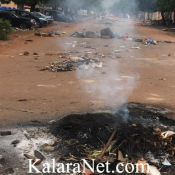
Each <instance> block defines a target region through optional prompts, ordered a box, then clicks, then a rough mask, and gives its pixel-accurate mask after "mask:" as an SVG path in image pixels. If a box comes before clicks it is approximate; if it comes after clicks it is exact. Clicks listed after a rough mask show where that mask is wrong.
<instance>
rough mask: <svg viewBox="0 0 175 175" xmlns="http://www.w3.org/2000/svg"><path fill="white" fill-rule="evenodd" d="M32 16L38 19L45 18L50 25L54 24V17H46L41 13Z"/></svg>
mask: <svg viewBox="0 0 175 175" xmlns="http://www.w3.org/2000/svg"><path fill="white" fill-rule="evenodd" d="M31 13H32V15H34V16H36V17H38V18H40V19H41V18H44V19H45V20H47V22H48V24H52V23H53V17H52V16H47V15H44V14H42V13H40V12H31Z"/></svg>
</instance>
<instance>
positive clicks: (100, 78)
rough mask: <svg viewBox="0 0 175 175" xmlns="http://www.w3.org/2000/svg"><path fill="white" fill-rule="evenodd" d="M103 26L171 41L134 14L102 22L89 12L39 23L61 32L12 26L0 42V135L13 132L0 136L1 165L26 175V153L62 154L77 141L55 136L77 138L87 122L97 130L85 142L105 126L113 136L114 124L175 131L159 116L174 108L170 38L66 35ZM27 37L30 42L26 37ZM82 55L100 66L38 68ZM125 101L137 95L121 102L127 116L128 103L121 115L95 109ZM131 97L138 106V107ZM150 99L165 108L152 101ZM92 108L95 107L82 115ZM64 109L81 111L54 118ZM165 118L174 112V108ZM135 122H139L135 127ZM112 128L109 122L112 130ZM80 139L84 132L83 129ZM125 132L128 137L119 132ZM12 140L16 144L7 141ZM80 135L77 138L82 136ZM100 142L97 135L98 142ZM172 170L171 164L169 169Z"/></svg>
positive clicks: (174, 56)
mask: <svg viewBox="0 0 175 175" xmlns="http://www.w3.org/2000/svg"><path fill="white" fill-rule="evenodd" d="M106 27H110V28H111V30H112V31H113V32H114V33H117V34H118V35H128V36H129V37H131V38H148V39H152V40H157V41H173V42H174V41H175V37H174V34H173V33H170V32H163V31H162V30H161V29H157V28H151V27H144V26H141V25H138V23H137V22H136V21H131V20H124V21H123V20H117V21H116V22H114V23H113V24H112V25H105V24H101V23H98V22H97V21H94V20H90V19H88V20H85V21H84V22H83V23H73V24H70V23H56V24H54V25H52V26H50V27H47V28H43V29H41V30H42V31H51V30H58V31H60V33H63V34H62V36H61V37H60V36H58V35H54V36H53V37H39V36H34V33H35V31H29V32H15V33H13V34H12V35H11V36H10V40H9V41H5V42H2V41H1V42H0V46H1V47H0V62H1V64H0V76H1V77H0V94H1V95H0V124H1V129H0V134H2V133H1V131H6V130H8V131H9V130H10V132H11V133H10V136H5V137H0V139H1V144H0V155H3V156H4V157H5V160H6V164H5V165H3V166H2V168H3V170H4V169H6V168H9V167H13V168H12V170H15V173H18V175H24V174H26V172H28V169H27V168H28V164H27V163H28V162H27V159H25V158H24V157H25V156H24V153H27V154H29V155H33V154H34V151H36V150H38V151H41V152H42V154H44V156H45V158H46V160H44V161H50V160H51V158H58V157H59V156H60V155H61V156H62V157H63V158H64V156H65V155H66V153H67V152H68V151H69V146H70V145H74V144H70V145H69V146H68V148H67V147H66V144H65V143H64V144H65V146H64V144H63V145H62V141H64V139H62V140H61V139H60V138H59V137H57V134H58V133H59V131H60V133H62V135H63V136H66V137H68V138H69V139H68V138H67V139H68V140H69V141H71V140H73V142H74V139H75V140H76V137H77V138H78V137H79V134H80V136H81V134H82V133H83V132H85V131H84V129H87V128H90V129H89V130H91V128H92V130H93V129H94V130H93V132H94V133H91V132H90V134H92V136H91V137H92V138H93V140H92V139H90V141H91V142H92V144H94V143H96V142H97V143H98V144H99V142H98V141H97V140H98V139H99V138H98V139H97V138H96V134H97V136H99V135H98V132H96V131H98V129H99V128H100V129H101V127H102V128H103V131H104V134H106V133H107V134H109V136H110V134H111V131H112V129H113V128H112V125H113V124H115V123H117V124H118V125H117V127H121V128H119V131H118V133H119V132H121V133H123V132H125V131H126V132H127V131H129V132H130V131H131V133H132V132H136V131H137V132H138V133H139V134H140V133H141V134H142V132H143V133H144V132H146V136H147V137H150V136H149V134H150V135H151V134H152V130H151V129H148V131H147V130H145V129H144V128H149V127H156V126H157V125H158V126H159V124H160V125H161V126H163V127H164V128H163V129H164V130H165V128H166V129H167V128H168V129H171V130H174V127H173V126H174V124H173V122H172V121H171V120H168V119H167V118H164V117H163V116H164V115H165V114H169V113H170V111H169V110H171V111H175V99H174V95H175V69H174V67H175V52H174V48H175V43H166V42H158V44H157V45H153V44H148V45H145V44H143V43H142V42H135V41H134V40H129V39H128V40H124V39H118V38H113V39H102V38H77V37H72V36H70V35H72V33H74V32H75V31H78V32H79V31H93V32H99V31H100V30H102V29H104V28H106ZM126 33H127V34H126ZM26 39H27V40H31V41H27V42H26ZM24 52H28V54H27V56H26V55H23V53H24ZM84 56H86V57H89V58H91V59H96V60H98V61H99V62H100V64H99V65H100V66H99V65H98V66H99V67H98V68H92V69H88V67H86V65H84V69H77V70H72V71H59V72H51V71H49V70H45V71H41V70H43V69H44V68H46V66H47V67H48V66H50V65H51V64H52V63H53V62H56V61H57V62H62V61H64V60H66V59H69V58H71V59H73V58H74V59H75V58H77V57H84ZM79 59H80V58H79ZM129 102H134V104H132V103H131V104H130V105H128V106H127V107H126V109H129V110H130V113H131V114H130V115H128V113H127V112H128V111H127V110H125V108H124V109H123V113H122V118H121V116H119V118H116V117H117V116H115V117H114V116H113V115H112V114H105V113H104V114H100V113H99V114H98V112H99V111H103V112H104V111H106V112H108V111H109V110H110V111H112V112H115V111H117V109H118V108H119V107H120V106H121V105H123V104H125V103H129ZM135 103H141V104H142V105H140V104H138V106H137V104H135ZM144 104H146V107H145V105H144ZM147 105H152V106H154V107H160V108H167V109H169V110H167V109H162V110H161V109H158V108H154V107H153V108H152V107H150V108H149V107H148V106H147ZM93 112H97V114H94V116H93V114H92V115H91V114H86V113H93ZM68 114H85V115H82V116H81V115H80V116H81V117H80V116H79V115H78V116H76V115H75V116H74V115H72V116H69V117H68V118H65V120H63V123H61V122H62V121H61V122H60V123H59V122H58V123H57V122H56V121H55V120H56V119H61V118H63V117H65V116H66V115H68ZM118 114H120V112H119V113H118ZM120 115H121V114H120ZM162 115H163V116H162ZM129 116H132V117H131V118H129ZM135 116H136V117H135ZM127 117H128V118H127ZM134 117H135V118H134ZM144 117H145V118H144ZM169 117H170V118H172V119H175V115H174V113H171V115H169ZM125 119H127V121H128V123H127V129H126V128H125V127H126V126H125V124H124V123H125V122H124V123H123V121H124V120H125ZM159 120H160V123H159ZM49 121H52V122H49ZM121 121H122V122H121ZM130 121H131V123H130ZM48 122H49V124H48ZM64 122H65V123H64ZM120 122H121V123H122V124H124V126H123V125H122V124H120ZM137 122H138V125H139V126H140V124H141V126H142V127H138V128H137V125H136V124H137ZM72 123H73V124H72ZM135 123H136V124H135ZM50 124H53V125H50ZM133 124H134V125H133ZM62 125H63V126H62ZM108 125H109V126H108ZM171 125H172V126H171ZM50 126H51V127H50ZM70 126H76V127H70ZM42 127H43V128H42ZM52 127H53V128H52ZM93 127H94V128H93ZM106 128H107V129H106ZM109 128H110V129H111V128H112V129H111V131H110V130H109ZM137 129H138V130H137ZM108 132H109V133H108ZM26 133H27V134H26ZM131 133H129V134H131ZM83 134H86V132H85V133H83ZM144 134H145V133H144ZM100 136H101V137H102V136H103V135H102V134H100ZM109 136H108V135H107V137H106V135H105V137H102V139H104V140H103V143H106V141H107V140H108V138H109ZM72 138H73V139H72ZM82 138H83V139H84V135H83V136H82ZM124 138H125V136H123V137H122V139H124ZM86 139H89V138H88V137H87V138H86ZM53 140H56V144H53V146H54V147H51V148H54V149H55V152H51V151H50V152H47V151H46V150H45V149H44V148H43V145H44V144H46V143H47V144H50V142H53ZM14 141H16V142H17V143H16V144H14V143H13V144H12V142H14ZM81 141H82V140H81V139H80V143H81ZM159 141H160V140H159ZM65 142H66V141H65ZM88 142H89V140H88ZM77 143H79V140H78V142H77ZM101 143H102V142H101V140H100V144H99V145H100V146H99V147H101ZM98 144H96V145H97V146H98ZM60 145H61V149H60V147H59V146H60ZM99 147H98V148H99ZM151 148H153V147H151ZM162 149H163V147H162ZM58 150H59V151H58ZM60 150H61V151H60ZM70 150H71V149H70ZM71 151H72V152H73V151H74V150H73V149H72V150H71ZM65 152H66V153H65ZM69 153H70V152H68V154H69ZM73 153H74V152H73ZM73 153H72V154H73ZM0 170H1V167H0ZM7 170H8V172H6V171H4V172H5V175H6V174H9V171H10V170H11V169H10V170H9V169H7ZM172 171H174V170H173V166H172V169H171V171H170V174H171V172H172ZM165 172H166V171H165ZM166 173H167V172H166Z"/></svg>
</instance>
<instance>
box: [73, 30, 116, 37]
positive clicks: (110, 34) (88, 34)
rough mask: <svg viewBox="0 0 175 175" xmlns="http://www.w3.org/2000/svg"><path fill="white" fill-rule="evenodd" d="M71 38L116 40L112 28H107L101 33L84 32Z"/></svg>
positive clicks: (74, 34) (76, 33) (77, 33)
mask: <svg viewBox="0 0 175 175" xmlns="http://www.w3.org/2000/svg"><path fill="white" fill-rule="evenodd" d="M71 36H73V37H78V38H106V39H108V38H115V35H114V33H113V32H112V31H111V29H110V28H105V29H103V30H101V31H100V32H98V31H96V32H92V31H87V32H86V31H84V32H74V33H73V34H72V35H71Z"/></svg>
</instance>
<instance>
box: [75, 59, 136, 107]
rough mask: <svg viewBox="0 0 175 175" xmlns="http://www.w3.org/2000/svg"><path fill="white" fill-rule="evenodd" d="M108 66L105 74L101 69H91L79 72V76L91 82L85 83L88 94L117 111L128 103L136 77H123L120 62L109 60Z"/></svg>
mask: <svg viewBox="0 0 175 175" xmlns="http://www.w3.org/2000/svg"><path fill="white" fill-rule="evenodd" d="M107 65H108V70H107V72H105V74H103V73H102V70H100V69H90V70H85V71H82V70H77V76H78V77H80V78H81V80H84V81H85V80H86V82H88V81H87V80H89V83H83V86H84V88H85V91H86V92H88V93H89V94H90V95H91V96H92V97H93V98H94V97H95V98H96V100H97V101H103V103H104V104H105V105H106V106H109V107H111V108H113V109H114V110H116V105H117V106H120V105H123V104H124V103H126V102H127V101H128V97H129V95H130V94H131V92H132V91H133V89H134V86H135V77H134V76H132V75H127V76H126V75H123V73H122V72H121V69H120V63H119V62H118V61H114V60H110V59H108V60H107ZM90 80H91V81H90Z"/></svg>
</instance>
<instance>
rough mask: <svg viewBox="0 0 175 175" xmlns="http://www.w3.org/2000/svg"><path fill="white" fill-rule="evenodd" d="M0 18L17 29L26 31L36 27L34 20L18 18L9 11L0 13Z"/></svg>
mask: <svg viewBox="0 0 175 175" xmlns="http://www.w3.org/2000/svg"><path fill="white" fill-rule="evenodd" d="M0 18H1V19H3V20H9V21H10V23H11V24H12V26H13V27H19V28H22V29H27V28H31V27H34V26H36V21H35V20H34V19H30V18H25V17H20V16H18V15H15V14H13V13H11V12H9V11H0Z"/></svg>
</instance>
